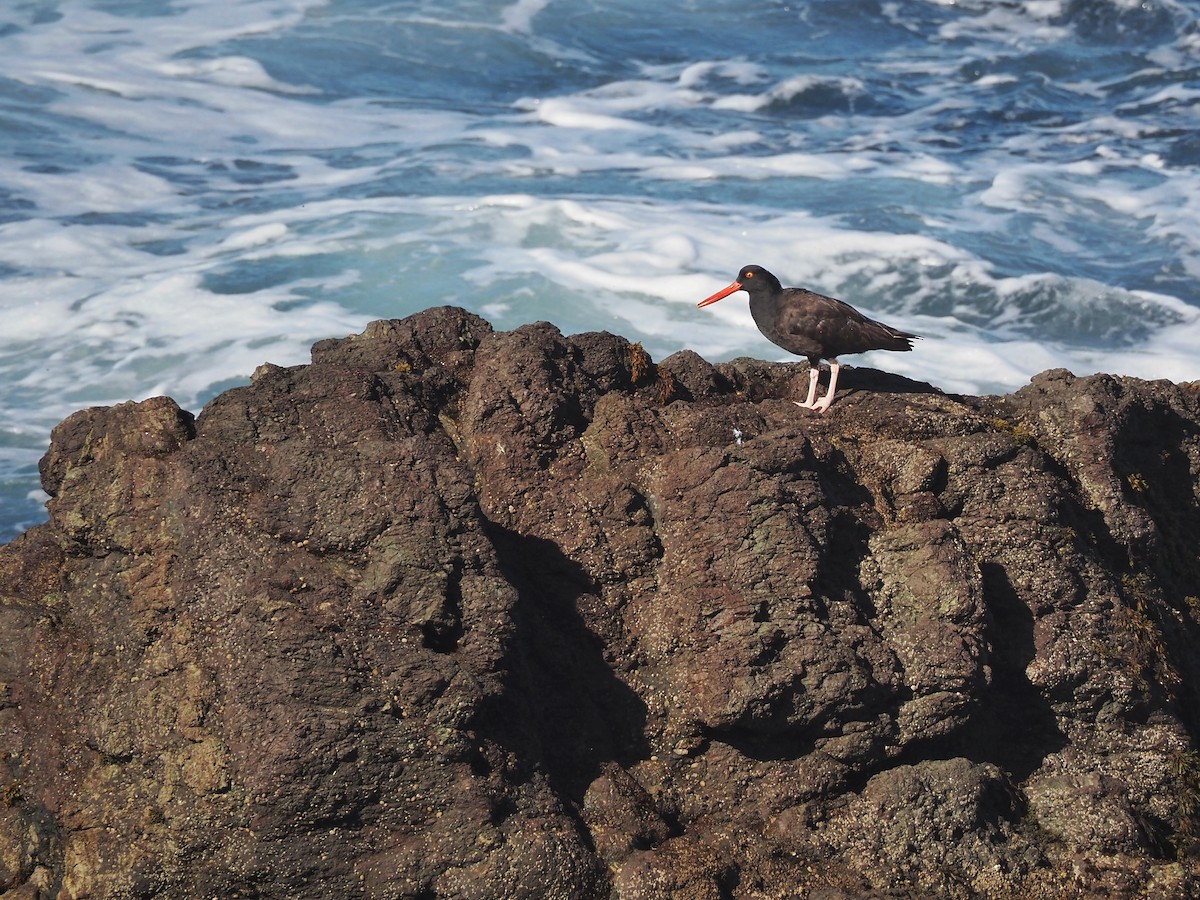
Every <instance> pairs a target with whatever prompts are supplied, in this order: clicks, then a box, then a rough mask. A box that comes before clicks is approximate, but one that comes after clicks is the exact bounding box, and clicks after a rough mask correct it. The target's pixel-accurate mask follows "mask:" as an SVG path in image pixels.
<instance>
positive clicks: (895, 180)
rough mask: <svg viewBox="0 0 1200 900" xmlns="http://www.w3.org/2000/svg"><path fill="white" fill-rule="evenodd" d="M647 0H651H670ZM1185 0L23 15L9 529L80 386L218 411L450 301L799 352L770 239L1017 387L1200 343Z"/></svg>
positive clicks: (1198, 369) (5, 160) (714, 349)
mask: <svg viewBox="0 0 1200 900" xmlns="http://www.w3.org/2000/svg"><path fill="white" fill-rule="evenodd" d="M651 9H652V10H653V11H648V10H651ZM1198 20H1200V9H1198V5H1197V4H1195V3H1183V2H1175V0H1147V2H1132V0H1086V2H1084V0H1075V2H1068V0H1025V2H1017V0H1010V2H1004V0H997V2H983V0H962V2H933V0H893V2H868V0H826V2H806V3H795V2H793V3H779V2H745V0H742V2H737V3H734V2H715V0H704V2H701V0H695V2H668V3H661V4H655V5H653V7H649V6H647V5H646V4H645V3H643V2H637V3H635V2H622V0H591V2H589V0H570V2H567V0H524V2H518V3H515V4H510V5H505V4H503V3H498V4H497V3H482V2H449V3H447V2H444V0H438V2H436V3H435V2H432V0H410V2H381V0H327V2H321V0H246V2H229V0H173V2H165V0H154V2H150V0H61V2H56V0H38V2H16V3H10V4H7V5H6V6H5V7H4V9H3V10H0V318H2V324H0V384H2V385H3V389H2V390H0V541H3V540H8V539H11V538H12V537H13V536H15V535H16V534H18V533H19V532H20V531H21V530H23V529H24V528H26V527H28V526H29V525H31V524H33V523H35V522H38V521H41V520H43V519H44V518H45V510H44V505H43V504H44V500H45V497H44V495H43V494H42V493H41V491H40V489H39V487H38V480H37V460H38V458H39V457H40V455H41V454H42V453H43V452H44V451H45V448H46V446H47V444H48V442H49V433H50V429H51V428H52V427H53V426H54V425H55V424H56V423H57V422H58V421H59V420H61V419H62V418H64V417H65V416H66V415H68V414H69V413H71V412H72V411H74V410H75V409H78V408H81V407H85V406H90V405H97V404H110V403H115V402H120V401H123V400H128V399H142V398H145V397H148V396H153V395H155V394H168V395H170V396H173V397H175V398H176V400H178V401H179V402H180V404H181V405H183V406H185V407H186V408H189V409H191V410H193V411H196V412H198V411H199V410H200V408H201V407H202V406H203V404H204V403H205V402H206V401H207V400H208V399H210V398H211V397H212V396H214V395H215V394H216V393H218V392H219V391H221V390H223V389H225V388H227V387H229V386H231V385H234V384H238V383H243V382H244V381H245V379H246V378H247V376H248V375H249V373H250V372H251V371H253V369H254V368H255V367H256V366H257V365H259V364H260V363H262V362H265V361H270V362H274V363H277V364H285V365H286V364H294V363H298V362H303V361H305V360H306V359H307V351H308V347H309V345H310V344H311V343H312V342H313V341H316V340H319V339H321V338H324V337H329V336H340V335H344V334H348V333H350V332H353V331H357V330H360V329H361V328H362V326H363V325H364V324H365V323H366V322H368V321H370V320H371V319H374V318H380V317H392V316H403V315H406V314H408V313H411V312H414V311H416V310H418V309H422V308H424V307H426V306H430V305H433V304H439V303H445V302H453V303H458V304H461V305H464V306H467V307H469V308H471V309H474V310H476V311H478V312H480V313H481V314H483V315H485V316H486V317H488V318H489V319H490V320H491V321H492V322H493V323H494V324H495V325H496V326H497V327H499V328H510V327H513V326H515V325H518V324H520V323H523V322H528V321H535V320H539V319H546V320H549V321H552V322H554V323H555V324H557V325H558V326H559V327H560V328H562V329H563V331H565V332H568V333H569V332H575V331H582V330H591V329H608V330H613V331H616V332H619V333H621V334H624V335H627V336H628V337H630V338H631V339H634V340H640V341H642V343H643V344H644V345H645V346H646V348H647V349H648V350H649V351H650V352H651V353H652V354H653V355H654V356H655V357H656V358H661V357H662V356H665V355H667V354H669V353H672V352H674V351H676V350H678V349H681V348H684V347H690V348H692V349H695V350H697V351H698V352H700V353H702V354H703V355H705V356H706V357H708V358H710V359H713V360H719V359H727V358H730V357H733V356H738V355H746V354H748V355H755V356H760V357H765V358H781V355H782V354H781V352H780V351H779V350H778V348H776V347H774V346H773V345H771V344H769V343H767V342H766V341H765V340H764V339H763V338H762V337H761V336H760V335H759V334H758V332H757V331H756V330H755V329H754V326H753V323H752V322H751V321H750V318H749V315H748V313H747V311H746V309H745V304H744V303H743V302H742V301H740V300H737V299H734V298H731V299H729V300H726V301H725V302H723V303H721V304H718V305H716V306H714V307H711V308H707V309H704V310H698V309H696V306H695V303H696V301H698V300H699V299H701V298H703V297H705V296H707V295H708V294H710V293H712V292H713V291H714V290H716V288H718V287H721V286H722V285H724V284H726V283H727V282H728V281H729V280H730V279H731V278H732V276H733V275H734V274H735V273H736V272H737V270H738V269H739V268H740V267H741V266H742V265H744V264H746V263H749V262H754V263H759V264H761V265H764V266H767V267H768V268H770V269H771V270H773V271H774V272H775V273H776V274H778V275H779V276H780V277H781V279H782V280H783V281H784V282H785V283H789V284H803V285H805V286H808V287H812V288H815V289H818V290H821V291H823V292H826V293H832V294H834V295H836V296H840V297H842V298H843V299H846V300H848V301H850V302H852V303H854V304H855V305H857V306H859V307H861V308H863V309H865V310H866V311H868V312H869V313H871V314H873V315H876V316H878V317H881V318H883V319H884V320H885V321H888V322H889V323H890V324H893V325H895V326H897V327H900V328H904V329H906V330H911V331H915V332H918V333H920V334H922V335H924V336H925V337H926V340H925V341H923V342H921V344H920V345H919V347H918V349H917V350H916V351H915V352H913V353H911V354H904V355H896V354H882V353H881V354H867V355H864V356H862V357H859V358H857V359H851V360H850V361H851V362H857V363H858V364H861V365H874V366H879V367H881V368H886V369H889V370H891V371H895V372H900V373H902V374H905V375H908V376H910V377H914V378H919V379H922V380H927V381H930V382H932V383H933V384H936V385H938V386H940V387H942V388H944V389H946V390H950V391H972V392H1001V391H1008V390H1012V389H1014V388H1016V387H1019V386H1020V385H1021V384H1023V383H1025V382H1026V381H1027V380H1028V378H1029V377H1030V376H1031V375H1033V374H1035V373H1036V372H1038V371H1040V370H1042V369H1044V368H1048V367H1051V366H1058V365H1063V366H1067V367H1068V368H1071V369H1073V370H1074V371H1076V372H1077V373H1080V374H1083V373H1087V372H1094V371H1109V372H1116V373H1122V374H1131V375H1137V376H1140V377H1147V378H1170V379H1174V380H1192V379H1197V378H1200V353H1198V352H1197V349H1196V348H1197V347H1200V290H1198V284H1200V205H1198V204H1197V198H1200V178H1198V174H1200V103H1198V100H1200V25H1198Z"/></svg>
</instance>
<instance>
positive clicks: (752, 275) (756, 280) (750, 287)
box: [737, 266, 783, 294]
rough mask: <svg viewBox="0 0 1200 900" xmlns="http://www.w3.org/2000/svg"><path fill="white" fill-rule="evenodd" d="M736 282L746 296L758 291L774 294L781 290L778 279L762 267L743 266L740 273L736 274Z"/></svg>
mask: <svg viewBox="0 0 1200 900" xmlns="http://www.w3.org/2000/svg"><path fill="white" fill-rule="evenodd" d="M737 280H738V284H740V285H741V286H742V290H743V291H746V293H748V294H754V293H757V292H758V291H769V292H771V293H775V292H777V291H780V290H782V289H783V285H781V284H780V283H779V279H778V278H776V277H775V276H774V275H772V274H771V273H770V272H768V271H767V270H766V269H764V268H763V267H762V266H744V267H743V268H742V271H740V272H738V277H737Z"/></svg>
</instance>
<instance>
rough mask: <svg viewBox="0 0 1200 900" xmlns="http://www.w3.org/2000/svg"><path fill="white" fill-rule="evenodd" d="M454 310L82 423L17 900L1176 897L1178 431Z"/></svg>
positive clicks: (5, 611) (14, 559) (8, 657)
mask: <svg viewBox="0 0 1200 900" xmlns="http://www.w3.org/2000/svg"><path fill="white" fill-rule="evenodd" d="M806 373H807V367H806V365H805V364H796V365H788V364H766V363H762V362H756V361H752V360H736V361H734V362H731V363H727V364H722V365H718V366H712V365H710V364H708V363H707V362H705V361H704V360H702V359H701V358H700V357H698V356H696V355H695V354H694V353H690V352H683V353H678V354H675V355H674V356H671V357H669V358H668V359H665V360H663V361H661V362H660V363H658V364H655V363H654V362H653V361H652V360H651V359H650V358H649V357H648V356H647V355H646V354H645V352H644V351H643V350H642V349H641V347H640V346H638V345H631V344H629V343H628V342H627V341H625V340H623V339H621V338H619V337H614V336H612V335H609V334H582V335H577V336H574V337H570V338H564V337H563V336H562V335H561V334H559V332H558V331H557V330H556V329H555V328H553V327H552V326H550V325H547V324H536V325H530V326H527V327H523V328H520V329H517V330H515V331H512V332H507V333H494V332H493V331H492V329H491V328H490V327H489V325H488V324H487V323H486V322H485V321H483V320H482V319H480V318H478V317H477V316H474V315H472V314H470V313H466V312H464V311H462V310H457V309H452V308H442V309H435V310H429V311H426V312H424V313H421V314H419V315H417V316H413V317H411V318H409V319H406V320H403V321H388V322H376V323H373V324H372V325H371V326H370V327H368V329H367V330H366V332H364V333H363V334H362V335H356V336H353V337H350V338H346V339H344V340H331V341H325V342H322V343H320V344H318V345H317V346H315V347H314V348H313V357H312V364H311V365H307V366H298V367H295V368H290V369H281V368H277V367H270V366H265V367H263V368H262V369H260V371H259V372H258V373H256V376H255V378H254V380H253V383H252V384H251V385H249V386H247V387H243V388H238V389H235V390H231V391H229V392H227V393H225V394H223V395H222V396H220V397H218V398H217V399H216V400H214V401H213V402H212V403H211V404H209V406H208V407H207V408H205V410H204V411H203V412H202V413H201V414H200V416H199V417H198V418H196V419H193V417H192V415H191V414H189V413H187V412H184V411H182V410H180V409H179V408H178V407H177V406H176V405H175V404H174V403H173V402H172V401H171V400H168V399H165V398H157V399H153V400H147V401H145V402H142V403H129V404H122V405H120V406H116V407H112V408H107V409H90V410H84V411H82V412H79V413H76V414H75V415H73V416H71V417H70V418H68V419H67V420H66V421H64V422H63V423H62V424H61V425H60V426H59V427H58V428H57V429H56V430H55V432H54V437H53V444H52V446H51V448H50V450H49V452H48V453H47V454H46V457H45V459H44V460H43V463H42V477H43V483H44V485H45V488H46V490H47V491H48V492H49V493H50V495H51V496H52V499H51V501H50V512H51V521H50V522H49V523H48V524H46V525H43V526H38V527H36V528H34V529H32V530H31V531H29V532H28V533H27V534H25V535H24V536H22V537H21V538H19V539H17V540H16V541H13V542H12V543H11V544H9V545H7V546H5V547H3V548H0V890H3V891H7V892H8V894H7V895H8V896H12V897H24V898H31V897H222V898H228V897H268V898H285V897H287V898H291V897H322V898H325V897H329V898H341V897H357V896H369V897H378V898H400V897H407V898H432V897H454V898H480V900H483V898H499V897H561V898H606V897H616V898H621V900H634V898H638V900H643V898H644V900H651V898H654V900H658V898H774V897H811V898H826V900H828V898H857V897H914V898H915V897H922V898H926V897H952V898H966V897H994V898H1001V897H1012V896H1021V897H1027V898H1051V897H1054V898H1057V897H1093V896H1109V897H1161V898H1174V897H1180V898H1182V897H1186V896H1188V895H1189V894H1193V895H1194V892H1196V891H1197V885H1198V882H1197V876H1198V874H1200V856H1198V850H1197V836H1198V833H1200V832H1198V829H1200V818H1198V815H1197V812H1198V808H1200V754H1198V753H1197V749H1196V742H1195V741H1196V736H1197V728H1198V727H1200V698H1198V696H1197V688H1198V687H1200V655H1198V653H1197V650H1196V647H1197V643H1196V640H1197V637H1198V636H1200V559H1198V557H1197V548H1198V546H1200V501H1198V497H1197V492H1198V489H1200V395H1198V394H1197V391H1196V390H1195V387H1194V386H1191V387H1189V386H1176V385H1173V384H1169V383H1166V382H1144V381H1137V380H1133V379H1126V378H1112V377H1108V376H1095V377H1090V378H1075V377H1073V376H1071V375H1070V374H1069V373H1067V372H1065V371H1061V370H1058V371H1052V372H1047V373H1044V374H1043V375H1040V376H1038V377H1037V378H1035V379H1034V380H1033V382H1032V383H1031V384H1030V385H1029V386H1028V387H1026V388H1024V389H1023V390H1021V391H1018V392H1017V393H1015V394H1013V395H1011V396H1008V397H1004V398H992V399H979V398H969V397H952V396H946V395H943V394H941V393H938V392H937V391H935V390H933V389H932V388H930V387H928V386H927V385H922V384H918V383H914V382H911V381H907V380H905V379H901V378H897V377H894V376H887V375H883V374H881V373H878V372H872V371H870V370H858V371H853V370H848V371H847V372H846V373H845V374H844V376H843V379H842V381H843V385H844V387H845V388H846V389H847V394H846V395H845V396H844V397H843V398H842V399H841V400H840V401H839V402H838V403H837V404H836V405H835V406H834V407H833V409H832V410H831V411H830V412H829V413H828V414H827V415H825V416H817V415H813V414H810V413H808V412H806V411H804V410H800V409H798V408H797V407H796V406H795V405H793V404H792V403H791V402H789V400H788V398H789V397H793V396H801V395H802V394H803V392H804V390H805V388H806V387H807V374H806Z"/></svg>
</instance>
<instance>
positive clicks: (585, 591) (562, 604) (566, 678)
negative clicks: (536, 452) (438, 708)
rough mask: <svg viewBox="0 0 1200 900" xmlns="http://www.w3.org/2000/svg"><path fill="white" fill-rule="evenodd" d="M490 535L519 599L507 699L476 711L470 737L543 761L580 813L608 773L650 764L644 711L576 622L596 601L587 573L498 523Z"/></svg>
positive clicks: (549, 544) (596, 641) (554, 548)
mask: <svg viewBox="0 0 1200 900" xmlns="http://www.w3.org/2000/svg"><path fill="white" fill-rule="evenodd" d="M488 531H489V536H490V537H491V540H492V543H493V545H494V546H495V548H496V554H497V557H498V559H499V562H500V567H501V570H502V571H503V573H504V575H505V578H506V579H507V580H508V581H509V582H510V583H511V584H512V585H513V586H515V587H516V588H517V591H518V597H519V599H518V602H517V607H516V609H515V610H514V613H513V617H514V620H515V622H516V629H517V630H516V634H515V636H514V638H515V639H514V641H513V644H512V646H513V650H512V651H511V653H510V659H509V660H508V661H507V662H508V665H507V668H508V669H509V671H510V672H511V677H512V682H511V684H510V685H509V688H510V689H509V690H507V691H506V692H505V693H504V694H503V695H502V696H500V697H499V698H497V699H496V700H495V701H494V702H492V703H490V704H488V706H487V708H485V709H482V710H480V714H479V720H478V721H477V723H476V727H477V729H478V731H479V734H480V735H481V736H482V737H489V738H491V739H493V740H495V741H497V742H498V743H500V744H501V745H503V746H505V747H508V748H509V749H510V750H512V751H514V752H517V753H518V755H520V756H521V757H522V758H525V759H529V758H540V760H541V762H542V764H543V766H544V767H545V771H546V773H547V776H548V778H549V780H550V783H551V785H552V786H553V788H554V789H555V791H556V792H557V793H558V794H559V795H560V796H562V797H565V798H567V799H569V800H570V801H571V803H573V804H575V805H576V806H578V805H579V804H581V803H582V801H583V796H584V793H585V791H586V790H587V787H588V785H589V784H591V783H592V781H593V780H595V779H596V778H597V777H598V776H599V775H600V774H601V771H602V769H604V768H605V765H606V764H607V763H611V762H616V763H617V764H618V765H620V766H622V767H627V766H629V765H632V764H633V763H634V762H636V761H638V760H640V759H643V758H645V757H646V756H647V755H648V754H649V748H648V744H647V742H646V738H645V727H646V706H645V704H644V703H643V702H642V700H641V699H640V698H639V697H638V695H637V694H636V693H634V692H633V691H632V690H631V689H630V688H629V687H628V686H626V685H625V684H624V683H623V682H622V681H621V680H620V679H619V678H617V677H616V675H615V674H614V673H613V669H612V668H611V666H610V663H609V662H608V661H607V660H606V659H605V648H604V643H603V641H602V640H601V638H600V637H598V636H597V635H596V634H595V633H594V632H592V631H591V629H589V628H588V626H587V624H586V622H585V621H584V619H583V617H582V616H581V615H580V612H579V608H578V604H579V602H580V601H581V599H584V598H592V599H595V598H594V597H593V595H592V590H591V585H590V583H589V579H588V577H587V574H586V573H585V572H584V570H583V568H582V567H581V566H580V565H579V564H578V563H576V562H574V561H573V560H571V559H569V558H568V557H566V556H565V555H564V554H563V552H562V550H561V549H560V548H559V546H558V545H557V544H555V543H554V542H553V541H549V540H545V539H543V538H537V537H531V536H526V535H521V534H518V533H517V532H515V531H511V530H509V529H507V528H504V527H502V526H500V525H496V524H494V523H493V524H491V525H489V527H488ZM596 602H599V601H598V600H597V601H596ZM513 657H515V658H513ZM531 750H532V751H533V754H532V757H531V756H527V755H526V754H527V753H529V751H531Z"/></svg>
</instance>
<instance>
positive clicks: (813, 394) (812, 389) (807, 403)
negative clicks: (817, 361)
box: [792, 365, 821, 409]
mask: <svg viewBox="0 0 1200 900" xmlns="http://www.w3.org/2000/svg"><path fill="white" fill-rule="evenodd" d="M820 377H821V367H820V366H819V365H816V366H812V367H810V368H809V370H808V396H807V397H805V398H804V402H803V403H801V402H800V401H799V400H793V401H792V402H793V403H795V404H796V405H797V406H802V407H804V408H805V409H812V408H813V401H814V400H816V399H817V379H818V378H820Z"/></svg>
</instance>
